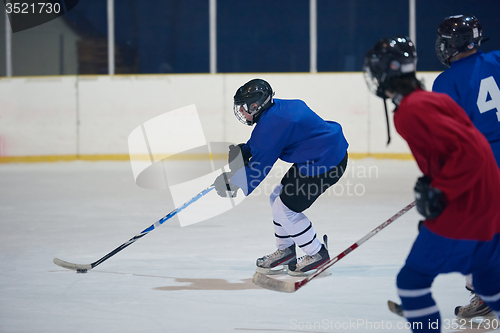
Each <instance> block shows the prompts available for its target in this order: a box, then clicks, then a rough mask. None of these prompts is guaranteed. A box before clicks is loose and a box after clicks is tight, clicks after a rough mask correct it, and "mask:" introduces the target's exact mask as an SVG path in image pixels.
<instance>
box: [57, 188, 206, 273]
mask: <svg viewBox="0 0 500 333" xmlns="http://www.w3.org/2000/svg"><path fill="white" fill-rule="evenodd" d="M214 188H215V187H214V186H213V185H212V186H210V187H208V188H206V189H204V190H203V191H201V192H200V193H198V194H197V195H196V196H194V197H193V198H192V199H191V200H189V201H187V202H185V203H184V204H182V205H181V206H179V207H177V208H176V209H174V210H173V211H171V212H170V213H168V214H167V215H165V216H164V217H162V218H161V219H159V220H158V221H156V222H155V223H153V224H152V225H150V226H149V227H148V228H146V229H144V230H143V231H141V232H140V233H138V234H137V235H135V236H134V237H132V238H130V239H129V240H128V241H126V242H125V243H123V244H122V245H120V246H118V247H117V248H116V249H114V250H113V251H111V252H109V253H108V254H106V255H105V256H104V257H102V258H100V259H99V260H97V261H95V262H93V263H91V264H73V263H70V262H67V261H64V260H61V259H58V258H54V260H53V261H54V264H56V265H58V266H61V267H64V268H67V269H73V270H80V269H86V270H90V269H92V268H94V267H96V266H97V265H99V264H101V263H102V262H104V261H106V260H108V259H109V258H111V257H112V256H114V255H115V254H117V253H118V252H120V251H121V250H123V249H124V248H126V247H128V246H129V245H132V244H133V243H135V241H137V240H138V239H140V238H142V237H144V236H146V235H147V234H148V233H150V232H151V231H153V230H154V229H156V228H157V227H159V226H160V225H162V224H163V223H164V222H165V221H167V220H169V219H171V218H172V217H174V216H175V215H177V214H178V213H180V212H181V211H182V210H184V209H185V208H186V207H187V206H189V205H191V204H192V203H194V202H195V201H198V199H200V198H201V197H203V196H204V195H206V194H207V193H209V192H210V191H212V190H213V189H214Z"/></svg>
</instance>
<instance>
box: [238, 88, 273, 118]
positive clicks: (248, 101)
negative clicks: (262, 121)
mask: <svg viewBox="0 0 500 333" xmlns="http://www.w3.org/2000/svg"><path fill="white" fill-rule="evenodd" d="M273 95H274V92H273V91H272V88H271V86H270V85H269V84H268V83H267V82H266V81H264V80H260V79H254V80H251V81H249V82H247V83H246V84H245V85H243V86H242V87H240V88H239V89H238V90H237V91H236V94H235V95H234V106H233V111H234V115H235V116H236V118H237V119H238V120H239V121H240V122H241V123H243V124H245V125H249V126H252V125H253V124H254V123H255V121H256V119H257V118H258V116H259V115H260V114H261V113H262V112H263V111H264V110H266V109H267V108H269V107H270V106H271V105H272V104H273V98H272V97H273ZM245 113H246V114H248V115H250V116H251V120H249V119H247V117H245Z"/></svg>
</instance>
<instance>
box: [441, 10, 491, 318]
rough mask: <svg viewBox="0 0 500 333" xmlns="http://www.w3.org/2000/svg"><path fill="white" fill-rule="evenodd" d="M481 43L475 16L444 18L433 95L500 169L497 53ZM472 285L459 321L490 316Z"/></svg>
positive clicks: (457, 310)
mask: <svg viewBox="0 0 500 333" xmlns="http://www.w3.org/2000/svg"><path fill="white" fill-rule="evenodd" d="M482 41H483V28H482V26H481V23H480V22H479V20H478V19H477V18H476V17H475V16H472V15H455V16H449V17H447V18H445V19H444V20H443V21H442V22H441V24H440V25H439V27H438V29H437V39H436V54H437V56H438V58H439V60H440V61H441V62H442V63H443V64H444V65H445V66H446V67H449V68H448V69H447V70H445V71H444V72H442V73H441V74H439V76H438V77H437V78H436V80H435V81H434V84H433V86H432V91H435V92H442V93H445V94H448V95H449V96H451V98H453V99H454V100H455V102H457V103H458V104H459V105H460V106H461V107H462V108H463V109H464V110H465V112H466V113H467V116H469V118H470V119H471V120H472V123H473V124H474V126H476V127H477V129H479V131H481V133H483V134H484V136H485V137H486V139H487V140H488V142H489V143H490V146H491V149H492V150H493V154H494V155H495V158H496V161H497V165H498V166H499V167H500V88H499V87H500V51H492V52H488V53H484V52H482V51H481V50H480V49H479V48H480V46H481V42H482ZM472 282H473V281H472V276H470V275H468V276H467V278H466V288H467V289H468V290H469V291H471V292H472V294H473V297H472V299H471V302H470V304H469V305H467V306H457V307H456V308H455V314H456V315H457V318H459V319H466V320H470V319H471V318H474V317H478V316H480V317H483V318H484V317H488V316H489V315H491V309H490V308H489V307H488V305H487V304H486V303H485V302H483V301H482V300H481V298H480V297H479V296H478V295H477V294H476V293H475V292H474V287H473V285H472Z"/></svg>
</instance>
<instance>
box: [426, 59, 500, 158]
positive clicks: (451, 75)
mask: <svg viewBox="0 0 500 333" xmlns="http://www.w3.org/2000/svg"><path fill="white" fill-rule="evenodd" d="M432 90H433V91H435V92H442V93H445V94H447V95H449V96H450V97H451V98H453V99H454V100H455V102H457V103H458V104H459V105H460V106H461V107H462V108H463V109H464V110H465V112H466V113H467V115H468V116H469V118H470V119H471V120H472V123H473V124H474V126H476V128H477V129H479V131H480V132H481V133H483V135H484V136H485V137H486V139H487V140H488V142H489V143H490V146H491V148H492V150H493V154H494V155H495V159H496V161H497V164H498V166H499V167H500V51H493V52H488V53H484V52H482V51H478V52H476V53H474V54H472V55H470V56H468V57H466V58H463V59H460V60H457V61H453V62H452V63H451V66H450V68H449V69H447V70H445V71H444V72H443V73H441V74H440V75H439V76H438V77H437V78H436V80H435V81H434V84H433V86H432Z"/></svg>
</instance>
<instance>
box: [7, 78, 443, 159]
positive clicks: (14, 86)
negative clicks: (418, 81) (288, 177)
mask: <svg viewBox="0 0 500 333" xmlns="http://www.w3.org/2000/svg"><path fill="white" fill-rule="evenodd" d="M437 74H438V73H423V74H419V75H418V76H419V77H420V78H424V79H425V81H426V84H427V86H428V87H431V85H432V82H433V80H434V78H435V77H436V76H437ZM256 77H259V78H263V79H265V80H267V81H268V82H270V84H271V85H272V87H273V89H274V90H275V91H276V95H275V97H276V98H283V99H302V100H304V101H305V102H306V103H307V104H308V105H309V106H310V107H311V108H312V109H313V110H314V111H315V112H317V113H318V114H319V115H320V116H322V117H323V118H324V119H328V120H334V121H337V122H339V123H341V124H342V126H343V128H344V132H345V134H346V137H347V140H348V141H349V144H350V148H349V151H350V152H352V153H368V154H384V153H409V149H408V147H407V145H406V143H405V142H403V140H402V139H401V138H400V137H399V136H398V135H397V133H396V131H395V130H394V128H393V125H392V114H391V126H392V144H391V145H390V146H388V147H387V146H386V140H387V135H386V125H385V115H384V109H383V102H382V100H381V99H379V98H377V97H375V96H374V95H372V94H371V93H370V92H369V91H368V89H367V87H366V84H365V82H364V78H363V74H362V73H319V74H307V73H299V74H269V73H253V74H215V75H210V74H184V75H180V74H179V75H117V76H62V77H57V76H56V77H40V78H10V79H2V80H0V120H1V121H0V157H8V156H31V155H38V156H39V155H42V156H43V155H81V156H85V155H126V154H128V146H127V138H128V136H129V134H130V133H131V132H132V130H133V129H134V128H136V127H138V126H140V125H141V124H143V123H144V122H146V121H147V120H149V119H152V118H154V117H156V116H159V115H161V114H164V113H166V112H169V111H173V110H175V109H178V108H181V107H185V106H188V105H192V104H194V105H196V108H197V111H198V114H199V117H200V120H201V123H202V127H203V131H204V135H205V138H206V140H207V141H208V142H213V141H219V142H221V141H224V142H235V143H238V142H244V141H246V140H247V139H248V137H249V135H250V133H251V130H252V128H251V127H248V126H245V125H242V124H240V123H239V122H238V121H237V120H236V118H235V117H234V114H233V110H232V98H233V96H234V93H235V91H236V89H237V88H238V87H239V86H241V85H242V84H244V83H245V82H247V81H248V80H250V79H252V78H256ZM388 107H389V110H392V109H393V108H394V106H393V105H392V103H390V101H389V102H388ZM391 113H392V112H391Z"/></svg>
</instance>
